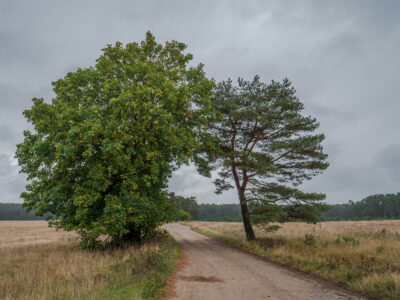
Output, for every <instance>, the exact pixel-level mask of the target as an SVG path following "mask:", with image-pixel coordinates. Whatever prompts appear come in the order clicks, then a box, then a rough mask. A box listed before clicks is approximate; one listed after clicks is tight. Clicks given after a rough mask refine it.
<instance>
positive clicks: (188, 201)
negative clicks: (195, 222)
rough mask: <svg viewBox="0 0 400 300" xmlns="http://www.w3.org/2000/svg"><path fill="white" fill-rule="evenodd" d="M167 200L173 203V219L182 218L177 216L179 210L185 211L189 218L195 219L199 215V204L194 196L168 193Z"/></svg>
mask: <svg viewBox="0 0 400 300" xmlns="http://www.w3.org/2000/svg"><path fill="white" fill-rule="evenodd" d="M167 196H168V200H169V201H170V202H171V203H173V204H174V207H175V216H176V217H175V219H176V220H182V219H181V217H184V216H183V215H181V216H179V214H180V212H179V211H180V210H182V211H184V212H187V213H188V214H189V217H190V218H193V219H197V218H198V216H199V205H198V204H197V201H196V198H195V197H183V196H178V195H175V193H168V195H167Z"/></svg>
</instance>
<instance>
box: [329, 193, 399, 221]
mask: <svg viewBox="0 0 400 300" xmlns="http://www.w3.org/2000/svg"><path fill="white" fill-rule="evenodd" d="M322 217H323V218H324V220H368V219H400V193H397V194H386V195H383V194H378V195H372V196H368V197H366V198H364V199H363V200H361V201H358V202H353V201H351V200H350V201H349V202H348V203H345V204H335V205H331V208H330V209H329V210H328V211H326V212H324V213H322Z"/></svg>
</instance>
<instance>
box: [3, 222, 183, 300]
mask: <svg viewBox="0 0 400 300" xmlns="http://www.w3.org/2000/svg"><path fill="white" fill-rule="evenodd" d="M178 255H179V250H178V247H177V245H176V243H175V241H173V240H172V238H171V237H170V236H169V235H167V234H165V233H163V232H160V234H159V235H157V236H156V237H155V238H154V239H153V240H152V241H150V242H148V243H146V244H144V245H142V246H135V245H131V246H126V247H123V248H118V249H115V248H114V249H107V250H101V251H100V250H99V251H88V250H81V249H80V248H79V247H78V237H77V235H76V234H74V233H69V232H63V231H58V232H57V231H55V230H54V229H52V228H49V227H48V226H47V222H45V221H0V299H5V300H8V299H126V298H129V299H158V298H159V297H161V296H162V294H163V287H164V285H165V284H166V280H167V278H168V275H169V274H170V273H171V271H172V269H173V268H174V262H175V260H176V258H177V257H178Z"/></svg>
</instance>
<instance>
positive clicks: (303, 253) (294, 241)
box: [184, 222, 400, 300]
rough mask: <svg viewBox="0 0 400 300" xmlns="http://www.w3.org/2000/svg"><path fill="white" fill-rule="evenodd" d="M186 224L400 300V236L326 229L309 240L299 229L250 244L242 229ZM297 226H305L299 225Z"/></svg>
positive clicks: (336, 280) (303, 268) (373, 293)
mask: <svg viewBox="0 0 400 300" xmlns="http://www.w3.org/2000/svg"><path fill="white" fill-rule="evenodd" d="M184 224H185V225H189V226H190V227H191V228H192V230H194V231H196V232H199V233H202V234H204V235H207V236H210V237H213V238H216V239H219V240H221V241H223V242H226V243H228V244H230V245H233V246H235V247H238V248H241V249H243V250H246V251H249V252H251V253H254V254H256V255H259V256H262V257H265V258H267V259H268V260H271V261H274V262H277V263H280V264H282V265H286V266H289V267H291V268H294V269H297V270H300V271H303V272H306V273H309V274H313V275H316V276H318V277H320V278H323V279H326V280H329V281H332V282H334V283H337V284H339V285H340V286H343V287H345V288H347V289H349V290H352V291H357V292H359V293H361V294H363V295H365V296H368V297H370V298H372V299H380V300H392V299H400V255H399V250H400V236H399V235H397V234H387V233H385V234H376V233H373V232H370V233H368V232H355V231H351V229H348V230H346V234H340V233H338V232H335V233H333V232H332V233H330V230H329V228H325V231H323V230H321V232H320V233H318V232H316V231H315V230H314V231H312V233H309V234H307V236H308V237H306V236H305V235H304V234H302V235H300V234H299V233H298V229H296V230H297V231H295V230H292V231H290V230H288V229H287V228H286V229H285V227H284V228H283V230H282V233H281V234H279V233H261V232H258V234H257V236H258V237H259V238H258V239H257V240H255V241H252V242H248V241H246V240H245V238H244V235H243V233H242V231H243V230H242V229H241V228H240V226H241V224H240V223H237V224H233V223H223V222H221V223H212V222H194V223H192V224H191V223H190V222H186V223H184ZM294 225H295V226H297V227H298V226H302V224H299V223H297V224H294ZM333 225H334V224H333ZM283 226H285V225H283ZM324 226H329V225H325V224H324ZM330 226H332V224H331V225H330ZM349 226H351V224H349ZM353 228H354V226H353ZM285 230H286V231H285ZM310 236H311V238H310Z"/></svg>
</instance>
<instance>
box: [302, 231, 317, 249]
mask: <svg viewBox="0 0 400 300" xmlns="http://www.w3.org/2000/svg"><path fill="white" fill-rule="evenodd" d="M316 243H317V242H316V240H315V237H314V235H313V234H312V233H310V234H308V233H306V234H305V235H304V244H305V245H308V246H315V245H316Z"/></svg>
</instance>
